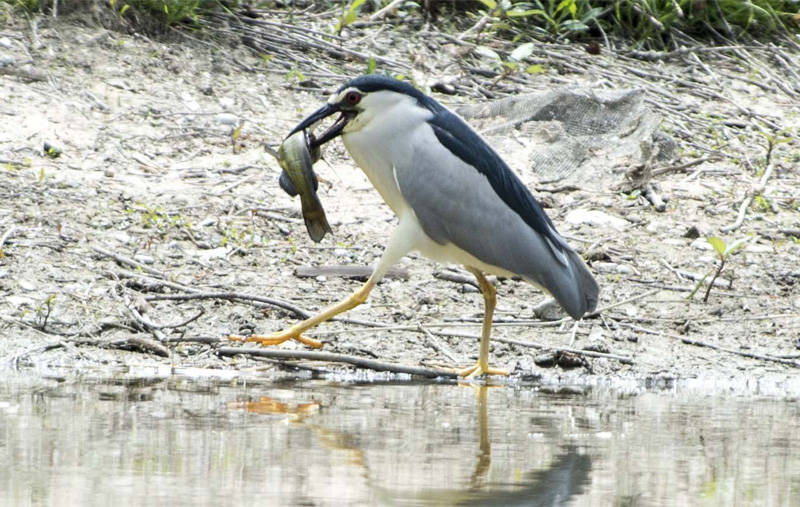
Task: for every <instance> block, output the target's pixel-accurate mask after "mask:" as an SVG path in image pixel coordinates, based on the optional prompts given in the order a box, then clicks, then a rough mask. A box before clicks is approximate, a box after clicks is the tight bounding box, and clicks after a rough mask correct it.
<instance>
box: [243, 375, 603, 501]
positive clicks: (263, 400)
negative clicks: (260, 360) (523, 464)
mask: <svg viewBox="0 0 800 507" xmlns="http://www.w3.org/2000/svg"><path fill="white" fill-rule="evenodd" d="M492 387H499V388H503V389H506V387H503V386H486V385H481V386H471V388H473V389H475V397H476V405H477V415H478V417H477V419H478V425H477V426H478V427H477V433H478V454H477V462H476V463H475V468H474V471H473V473H472V475H471V476H470V479H469V483H468V487H466V488H459V489H428V490H423V491H416V492H415V493H413V494H411V495H409V493H408V492H398V491H392V490H389V489H387V488H384V487H381V486H380V485H378V484H376V482H377V481H375V476H374V475H373V474H371V473H370V468H369V465H368V462H367V460H366V457H365V454H364V451H363V450H362V449H361V448H359V447H358V446H357V445H356V444H355V442H359V439H358V438H357V437H356V436H354V435H350V434H347V433H344V432H338V431H331V430H329V429H326V428H325V427H323V426H321V425H319V424H315V423H314V422H313V418H314V416H315V415H316V414H317V413H318V412H319V411H320V409H321V407H322V405H321V404H320V403H319V402H318V401H312V402H308V403H297V404H289V403H285V402H282V401H278V400H276V399H274V398H271V397H269V396H262V397H260V398H259V400H258V401H248V402H233V403H229V404H228V408H229V409H232V410H244V411H246V412H250V413H254V414H264V415H286V416H287V418H288V422H289V423H290V424H297V425H301V426H303V427H304V428H307V429H311V430H313V431H315V432H316V433H317V435H318V437H319V441H320V443H321V444H322V446H323V447H326V448H329V449H333V450H337V451H343V452H344V453H345V454H346V462H347V463H349V464H350V465H352V466H355V467H356V468H358V469H360V471H361V474H362V476H363V477H364V478H365V479H366V480H367V484H368V485H369V487H370V489H371V490H372V492H373V494H375V495H376V496H377V497H378V498H381V499H383V500H389V501H391V502H392V503H394V502H398V503H407V502H409V501H411V502H413V503H415V504H423V505H509V506H512V505H533V506H550V505H564V504H566V503H567V502H568V501H569V500H570V498H572V497H574V496H575V495H578V494H580V493H581V492H582V491H583V488H584V486H585V485H586V484H588V482H589V477H590V472H591V469H592V459H591V457H590V456H589V455H587V454H583V453H581V452H580V449H579V448H577V447H575V446H565V447H564V448H563V452H561V453H560V454H558V455H556V456H555V458H554V459H553V460H552V462H551V463H550V465H549V466H548V467H547V468H546V469H544V470H541V469H540V470H535V471H531V472H529V473H527V474H525V476H524V478H523V480H522V481H517V480H515V481H514V482H513V483H510V482H509V483H493V482H490V481H488V480H487V477H488V474H489V471H490V469H491V465H492V441H491V438H490V432H489V400H488V397H489V389H491V388H492Z"/></svg>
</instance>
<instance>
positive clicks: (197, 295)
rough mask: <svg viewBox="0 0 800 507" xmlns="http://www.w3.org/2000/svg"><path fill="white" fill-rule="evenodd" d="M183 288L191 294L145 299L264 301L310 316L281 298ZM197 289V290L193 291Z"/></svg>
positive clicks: (302, 315) (297, 313)
mask: <svg viewBox="0 0 800 507" xmlns="http://www.w3.org/2000/svg"><path fill="white" fill-rule="evenodd" d="M184 290H187V291H188V292H192V294H155V295H152V296H145V297H144V300H145V301H191V300H196V299H224V300H227V301H255V302H257V303H264V304H267V305H270V306H275V307H278V308H281V309H283V310H288V311H290V312H292V313H294V314H295V315H296V316H297V317H299V318H301V319H307V318H309V317H311V316H312V314H311V312H308V311H306V310H304V309H302V308H300V307H299V306H296V305H294V304H292V303H290V302H288V301H283V300H281V299H275V298H269V297H265V296H256V295H255V294H245V293H243V292H202V291H199V290H198V289H192V288H190V287H184ZM195 291H197V292H195Z"/></svg>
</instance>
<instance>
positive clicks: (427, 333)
mask: <svg viewBox="0 0 800 507" xmlns="http://www.w3.org/2000/svg"><path fill="white" fill-rule="evenodd" d="M417 329H418V330H419V331H420V332H422V333H424V334H425V336H426V337H427V338H428V341H429V342H430V344H431V345H432V346H433V348H434V349H436V350H438V351H439V352H441V353H442V354H444V355H445V356H446V357H447V359H449V360H450V361H452V362H454V363H459V362H460V361H459V360H458V359H456V358H455V356H453V354H452V353H451V352H450V351H449V350H447V349H446V348H445V347H444V346H443V345H442V344H441V343H440V342H439V340H437V339H436V337H435V336H434V335H433V333H431V332H430V331H428V330H427V329H425V327H423V326H422V324H420V325H419V326H417Z"/></svg>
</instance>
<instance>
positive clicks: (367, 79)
mask: <svg viewBox="0 0 800 507" xmlns="http://www.w3.org/2000/svg"><path fill="white" fill-rule="evenodd" d="M347 88H358V89H359V90H360V91H362V92H364V93H370V92H377V91H382V90H389V91H393V92H396V93H402V94H404V95H408V96H411V97H414V98H415V99H417V101H418V102H419V103H420V104H422V105H423V106H424V107H426V108H428V109H432V110H434V112H436V111H435V109H438V108H435V107H432V105H433V104H436V103H435V101H434V100H433V99H431V98H430V97H428V96H427V95H425V94H424V93H422V92H421V91H420V90H417V89H416V88H414V86H413V85H412V84H410V83H408V82H406V81H400V80H399V79H395V78H393V77H389V76H382V75H379V74H367V75H364V76H360V77H357V78H355V79H353V80H352V81H350V82H349V83H346V84H344V85H342V86H341V87H340V88H339V89H338V90H336V93H340V92H342V91H343V90H346V89H347ZM432 103H433V104H432ZM436 105H438V104H436Z"/></svg>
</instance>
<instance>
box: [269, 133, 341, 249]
mask: <svg viewBox="0 0 800 507" xmlns="http://www.w3.org/2000/svg"><path fill="white" fill-rule="evenodd" d="M309 145H313V137H312V138H311V139H309V135H308V134H307V133H306V132H305V131H301V132H296V133H295V134H293V135H291V136H289V137H287V138H286V140H284V141H283V143H282V144H281V145H280V147H279V148H278V163H279V164H280V166H281V168H282V169H283V171H282V172H281V176H280V178H279V179H278V184H279V185H280V187H281V188H282V189H283V191H284V192H286V193H287V194H289V195H291V196H292V197H294V196H296V195H298V194H299V195H300V206H301V209H302V211H303V220H305V223H306V230H307V231H308V235H309V236H311V239H312V240H314V241H315V242H317V243H319V242H320V241H321V240H322V238H324V237H325V234H326V233H328V232H331V233H332V232H333V231H332V230H331V226H330V225H329V224H328V218H327V217H326V216H325V210H324V209H323V208H322V203H321V202H320V200H319V197H318V196H317V188H318V187H319V180H318V179H317V175H316V173H315V172H314V162H316V161H317V160H319V158H320V150H319V146H317V147H315V148H309Z"/></svg>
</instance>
